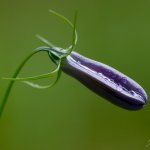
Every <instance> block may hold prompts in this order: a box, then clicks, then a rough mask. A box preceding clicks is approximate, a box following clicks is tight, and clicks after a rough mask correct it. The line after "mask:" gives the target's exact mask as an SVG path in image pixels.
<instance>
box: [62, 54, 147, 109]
mask: <svg viewBox="0 0 150 150" xmlns="http://www.w3.org/2000/svg"><path fill="white" fill-rule="evenodd" d="M62 70H63V71H64V72H66V73H67V74H69V75H71V76H73V77H75V78H76V79H78V80H79V81H80V82H81V83H83V84H84V85H85V86H86V87H88V88H89V89H91V90H92V91H94V92H95V93H97V94H98V95H100V96H102V97H105V98H106V99H108V100H109V101H110V102H112V103H114V104H116V105H118V106H121V107H123V108H126V109H129V110H137V109H141V108H143V106H144V105H145V104H146V102H147V94H146V92H145V91H144V89H143V88H142V87H141V86H140V85H139V84H138V83H136V82H135V81H134V80H132V79H131V78H129V77H128V76H126V75H124V74H123V73H121V72H119V71H117V70H116V69H114V68H112V67H110V66H108V65H105V64H103V63H101V62H97V61H94V60H92V59H89V58H86V57H84V56H82V55H80V54H78V53H77V52H72V53H71V55H69V56H67V58H66V59H65V60H64V62H63V64H62Z"/></svg>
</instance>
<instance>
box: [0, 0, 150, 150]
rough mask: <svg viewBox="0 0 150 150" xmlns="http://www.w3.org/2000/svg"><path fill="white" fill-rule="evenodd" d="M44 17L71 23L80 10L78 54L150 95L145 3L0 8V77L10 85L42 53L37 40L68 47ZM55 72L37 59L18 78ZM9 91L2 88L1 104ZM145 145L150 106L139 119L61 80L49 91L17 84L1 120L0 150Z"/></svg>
mask: <svg viewBox="0 0 150 150" xmlns="http://www.w3.org/2000/svg"><path fill="white" fill-rule="evenodd" d="M49 9H53V10H55V11H57V12H59V13H61V14H63V15H64V16H66V17H67V18H69V19H70V20H73V16H74V12H75V10H78V21H77V30H78V35H79V41H78V45H77V47H76V50H77V51H78V52H80V53H81V54H83V55H85V56H87V57H90V58H93V59H95V60H99V61H102V62H104V63H106V64H109V65H111V66H113V67H115V68H117V69H118V70H120V71H122V72H124V73H125V74H127V75H129V76H130V77H132V78H133V79H135V80H136V81H138V82H139V83H140V84H141V85H142V86H143V87H144V88H145V89H146V91H147V93H148V94H149V93H150V92H149V91H150V85H149V84H150V83H149V81H150V80H149V78H150V68H149V66H150V1H149V0H143V1H140V0H122V1H120V0H89V1H87V0H42V1H40V0H39V1H37V0H30V1H27V0H26V1H25V0H0V77H6V76H7V77H10V76H11V75H12V74H13V72H14V71H15V69H16V67H17V66H18V65H19V63H20V62H21V61H22V60H23V59H24V58H25V57H26V56H27V55H28V54H29V53H30V52H31V51H32V50H34V49H35V48H36V47H38V46H43V45H44V44H43V43H42V42H41V41H39V40H38V39H37V38H36V37H35V35H36V34H40V35H42V36H44V37H46V38H48V39H49V40H50V41H52V42H53V43H55V44H56V45H58V46H60V47H66V46H68V45H69V44H70V42H71V36H72V29H71V28H70V27H68V26H67V25H66V23H64V22H63V21H61V20H59V19H58V18H57V17H55V16H53V15H52V14H50V13H49V12H48V10H49ZM54 67H55V66H54V65H53V64H52V63H51V61H50V60H49V58H48V56H47V54H45V53H40V54H37V55H36V56H34V57H33V58H32V59H31V60H30V61H29V62H28V63H27V65H26V66H25V68H24V69H23V71H22V72H21V74H20V76H29V75H36V74H40V73H46V72H48V71H49V70H51V69H53V68H54ZM49 82H51V81H50V80H45V81H43V82H42V83H49ZM7 85H8V81H6V80H0V93H1V94H0V102H1V101H2V98H3V95H4V92H5V90H6V87H7ZM149 140H150V105H149V104H148V105H147V106H146V107H145V108H144V109H142V110H140V111H127V110H124V109H121V108H119V107H116V106H114V105H112V104H111V103H109V102H108V101H106V100H105V99H103V98H101V97H99V96H97V95H96V94H94V93H93V92H91V91H90V90H88V89H87V88H86V87H84V86H83V85H82V84H80V83H79V82H78V81H76V80H75V79H73V78H71V77H69V76H68V75H66V74H62V76H61V79H60V81H59V82H58V84H57V85H56V86H54V87H53V88H51V89H47V90H37V89H33V88H31V87H28V86H26V85H24V84H22V83H16V84H15V85H14V87H13V90H12V91H11V94H10V97H9V100H8V102H7V105H6V108H5V110H4V114H3V116H2V118H1V120H0V150H100V149H101V150H145V149H150V146H149V144H150V141H149Z"/></svg>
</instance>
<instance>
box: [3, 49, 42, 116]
mask: <svg viewBox="0 0 150 150" xmlns="http://www.w3.org/2000/svg"><path fill="white" fill-rule="evenodd" d="M38 52H41V50H39V51H33V52H32V53H31V54H30V55H29V56H27V57H26V58H25V59H24V60H23V61H22V63H21V64H20V65H19V66H18V68H17V69H16V71H15V73H14V75H13V76H12V78H16V77H17V75H18V74H19V72H20V71H21V69H22V68H23V66H24V65H25V63H26V62H27V61H28V60H29V59H30V58H31V57H32V56H33V55H34V54H36V53H38ZM14 82H15V81H14V80H11V81H10V83H9V85H8V87H7V90H6V92H5V95H4V98H3V100H2V104H1V107H0V117H1V115H2V113H3V110H4V107H5V105H6V102H7V99H8V97H9V94H10V91H11V89H12V87H13V84H14Z"/></svg>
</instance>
